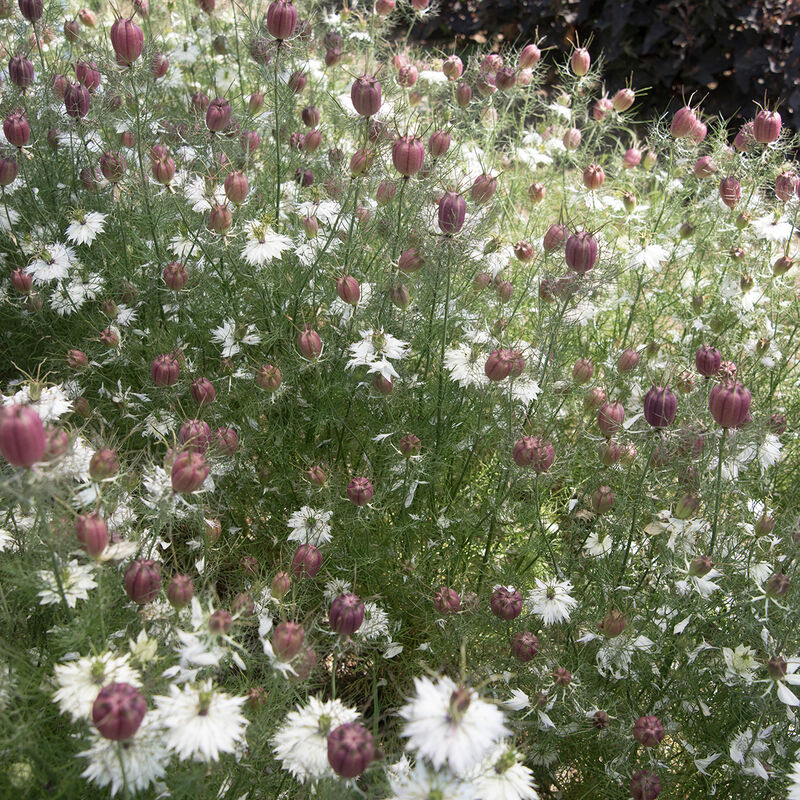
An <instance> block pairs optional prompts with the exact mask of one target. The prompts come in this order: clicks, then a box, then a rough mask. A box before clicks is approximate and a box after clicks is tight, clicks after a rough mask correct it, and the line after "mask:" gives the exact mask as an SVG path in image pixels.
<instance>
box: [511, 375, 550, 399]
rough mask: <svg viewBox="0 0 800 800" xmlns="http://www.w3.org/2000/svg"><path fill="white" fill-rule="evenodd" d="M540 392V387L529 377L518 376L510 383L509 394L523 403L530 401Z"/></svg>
mask: <svg viewBox="0 0 800 800" xmlns="http://www.w3.org/2000/svg"><path fill="white" fill-rule="evenodd" d="M541 393H542V390H541V387H540V386H539V384H538V383H536V381H535V380H532V379H531V378H526V377H519V378H516V379H515V380H514V381H512V383H511V396H512V397H513V398H514V399H515V400H517V401H518V402H520V403H522V404H523V405H528V404H530V403H532V402H533V401H534V400H536V398H537V397H538V396H539V395H540V394H541Z"/></svg>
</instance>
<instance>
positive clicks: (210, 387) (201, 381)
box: [192, 378, 217, 406]
mask: <svg viewBox="0 0 800 800" xmlns="http://www.w3.org/2000/svg"><path fill="white" fill-rule="evenodd" d="M216 396H217V392H216V390H215V389H214V384H213V383H211V381H210V380H209V379H208V378H198V379H197V380H196V381H194V382H193V383H192V397H193V398H194V401H195V403H197V404H198V405H199V406H207V405H210V404H211V403H213V402H214V400H215V398H216Z"/></svg>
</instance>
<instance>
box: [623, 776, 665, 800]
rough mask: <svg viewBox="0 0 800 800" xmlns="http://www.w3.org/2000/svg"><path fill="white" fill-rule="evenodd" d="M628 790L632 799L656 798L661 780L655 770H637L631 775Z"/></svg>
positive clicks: (651, 799) (659, 791) (648, 799)
mask: <svg viewBox="0 0 800 800" xmlns="http://www.w3.org/2000/svg"><path fill="white" fill-rule="evenodd" d="M630 792H631V797H632V798H633V800H656V798H657V797H658V796H659V794H661V781H660V780H659V779H658V775H656V773H655V772H650V771H649V770H646V769H640V770H637V771H636V772H634V773H633V775H632V776H631V783H630Z"/></svg>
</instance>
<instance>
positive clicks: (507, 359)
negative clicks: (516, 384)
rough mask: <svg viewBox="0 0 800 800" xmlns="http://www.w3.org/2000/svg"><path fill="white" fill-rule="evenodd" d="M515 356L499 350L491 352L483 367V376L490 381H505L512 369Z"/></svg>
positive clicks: (504, 350)
mask: <svg viewBox="0 0 800 800" xmlns="http://www.w3.org/2000/svg"><path fill="white" fill-rule="evenodd" d="M514 361H515V356H514V353H513V352H512V351H511V350H506V349H505V348H502V347H501V348H499V349H497V350H492V352H491V353H490V354H489V357H488V358H487V359H486V364H485V365H484V367H483V371H484V374H485V375H486V377H487V378H488V379H489V380H490V381H502V380H505V379H506V378H507V377H508V376H509V375H510V374H511V370H512V369H513V368H514Z"/></svg>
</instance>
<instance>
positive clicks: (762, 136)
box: [753, 108, 781, 144]
mask: <svg viewBox="0 0 800 800" xmlns="http://www.w3.org/2000/svg"><path fill="white" fill-rule="evenodd" d="M780 135H781V115H780V114H779V113H778V112H777V111H767V109H765V108H763V109H761V111H759V112H758V114H756V118H755V119H754V120H753V137H754V138H755V140H756V141H757V142H760V143H761V144H769V143H770V142H774V141H777V139H778V138H780Z"/></svg>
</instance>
